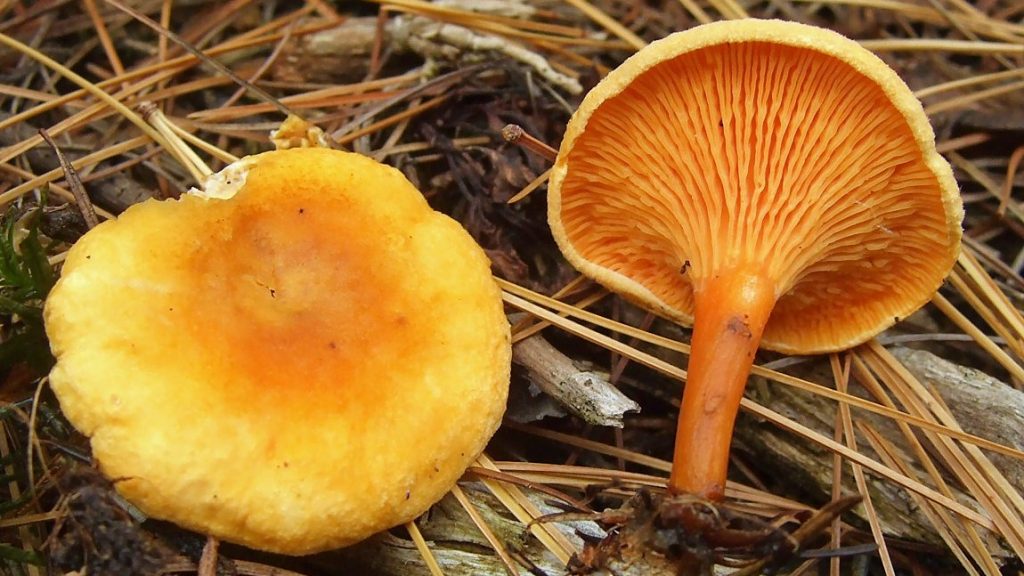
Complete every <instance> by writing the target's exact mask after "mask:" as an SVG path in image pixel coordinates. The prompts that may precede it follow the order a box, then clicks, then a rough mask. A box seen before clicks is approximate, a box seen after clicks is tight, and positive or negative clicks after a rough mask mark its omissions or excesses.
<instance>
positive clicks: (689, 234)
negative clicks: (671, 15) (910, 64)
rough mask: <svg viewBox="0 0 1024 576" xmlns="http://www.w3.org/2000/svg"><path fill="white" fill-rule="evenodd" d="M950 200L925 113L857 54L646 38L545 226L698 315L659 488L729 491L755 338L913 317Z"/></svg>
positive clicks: (848, 336) (759, 29)
mask: <svg viewBox="0 0 1024 576" xmlns="http://www.w3.org/2000/svg"><path fill="white" fill-rule="evenodd" d="M962 214H963V209H962V205H961V201H960V197H959V193H958V190H957V185H956V181H955V180H954V178H953V174H952V171H951V169H950V167H949V164H948V163H947V162H946V161H945V160H944V159H943V158H942V157H941V156H940V155H939V154H938V153H937V152H936V150H935V138H934V134H933V131H932V129H931V127H930V125H929V123H928V118H927V117H926V115H925V113H924V111H923V109H922V107H921V105H920V103H919V102H918V101H917V99H916V98H915V97H914V96H913V94H912V93H911V91H910V90H909V89H908V88H907V86H906V85H905V84H904V83H903V82H902V81H901V80H900V78H899V77H898V76H897V74H896V73H895V72H894V71H893V70H891V69H890V68H889V67H888V66H886V65H885V64H884V63H883V62H882V61H881V60H880V59H878V58H877V57H876V56H874V55H873V54H871V53H870V52H868V51H867V50H865V49H864V48H862V47H860V46H859V45H858V44H857V43H855V42H853V41H851V40H849V39H847V38H844V37H842V36H840V35H839V34H836V33H834V32H831V31H828V30H823V29H819V28H815V27H811V26H807V25H802V24H797V23H790V22H781V21H765V20H740V21H729V22H718V23H714V24H708V25H705V26H700V27H697V28H694V29H692V30H689V31H685V32H680V33H676V34H673V35H671V36H669V37H667V38H664V39H662V40H659V41H657V42H654V43H653V44H651V45H649V46H648V47H646V48H644V49H643V50H641V51H639V52H638V53H636V54H635V55H633V56H632V57H631V58H629V59H628V60H627V61H626V62H625V63H624V64H622V65H621V66H620V67H619V68H617V69H616V70H614V71H612V72H611V73H610V74H608V76H607V77H606V78H604V79H603V80H602V81H601V82H600V83H599V84H598V85H597V86H596V87H595V88H594V89H593V90H591V91H590V93H589V94H587V96H586V98H585V99H584V100H583V103H582V104H581V106H580V107H579V109H578V110H577V111H576V113H575V114H574V115H573V117H572V120H571V121H570V122H569V125H568V127H567V129H566V133H565V137H564V139H563V141H562V144H561V148H560V150H559V154H558V158H557V161H556V164H555V167H554V169H553V172H552V176H551V182H550V187H549V220H550V224H551V229H552V231H553V234H554V237H555V239H556V240H557V242H558V245H559V246H560V248H561V250H562V251H563V253H564V254H565V256H566V258H567V259H568V260H569V262H571V263H572V264H573V265H574V266H576V267H577V268H578V269H579V270H580V271H582V272H583V273H584V274H586V275H588V276H590V277H592V278H594V279H595V280H597V281H598V282H600V283H602V284H604V285H605V286H607V287H608V288H610V289H611V290H613V291H616V292H619V293H621V294H623V295H625V296H626V297H627V298H629V299H631V300H633V301H635V302H637V303H639V304H640V305H642V306H644V307H646V308H648V309H651V310H653V311H655V312H658V313H660V314H662V315H664V316H667V317H668V318H671V319H673V320H675V321H678V322H680V323H683V324H690V323H692V324H693V327H694V328H693V337H692V351H691V354H690V359H689V366H688V375H687V383H686V387H685V391H684V394H683V400H682V408H681V412H680V416H679V421H678V430H677V435H676V446H675V455H674V461H673V467H672V473H671V476H670V478H669V482H668V487H669V490H670V492H672V493H689V494H696V495H700V496H703V497H706V498H708V499H720V498H722V496H723V493H724V488H725V481H726V472H727V467H728V458H729V445H730V441H731V437H732V429H733V424H734V420H735V417H736V413H737V411H738V408H739V403H740V399H741V397H742V395H743V389H744V386H745V383H746V380H747V376H748V374H749V371H750V367H751V365H752V362H753V360H754V355H755V352H756V350H757V349H758V346H759V345H763V346H764V347H765V348H769V349H772V350H777V351H780V352H786V353H792V354H811V353H823V352H830V351H836V350H842V349H845V348H849V347H852V346H854V345H856V344H859V343H862V342H864V341H866V340H868V339H870V338H871V337H873V336H874V335H875V334H877V333H878V332H880V331H882V330H884V329H885V328H887V327H889V326H891V325H892V324H893V323H895V322H897V321H898V320H899V319H901V318H903V317H905V316H907V315H908V314H910V313H911V312H913V311H914V310H916V309H917V308H919V307H920V306H922V305H923V304H924V303H926V302H927V301H928V300H929V298H930V297H931V295H932V294H933V293H934V292H935V291H936V290H937V289H938V287H939V286H940V285H941V283H942V281H943V279H944V277H945V276H946V275H947V274H948V273H949V271H950V269H951V268H952V266H953V263H954V262H955V260H956V257H957V254H958V251H959V242H960V237H961V219H962Z"/></svg>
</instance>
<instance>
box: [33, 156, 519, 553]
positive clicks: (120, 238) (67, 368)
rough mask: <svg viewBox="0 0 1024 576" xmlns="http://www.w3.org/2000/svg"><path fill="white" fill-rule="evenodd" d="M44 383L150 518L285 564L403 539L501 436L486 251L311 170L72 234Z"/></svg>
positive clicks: (376, 192) (215, 190)
mask: <svg viewBox="0 0 1024 576" xmlns="http://www.w3.org/2000/svg"><path fill="white" fill-rule="evenodd" d="M45 315H46V327H47V332H48V334H49V336H50V342H51V346H52V348H53V352H54V355H55V356H56V358H57V364H56V366H55V367H54V369H53V371H52V373H51V378H50V382H51V385H52V386H53V389H54V391H55V392H56V394H57V396H58V398H59V400H60V403H61V407H62V409H63V410H64V412H65V413H66V415H67V417H68V418H69V420H70V421H71V422H72V423H73V424H74V425H75V426H76V427H77V428H78V429H80V430H81V431H82V432H83V433H85V434H86V435H88V436H89V437H90V439H91V444H92V449H93V454H94V456H95V458H96V459H97V461H98V462H99V464H100V466H101V468H102V470H103V471H104V472H105V473H106V474H107V475H108V476H110V477H112V478H116V479H118V481H117V482H116V486H117V489H118V490H119V491H120V492H121V493H122V494H123V495H124V496H125V497H127V498H128V500H130V501H131V502H133V503H135V504H136V505H137V506H139V508H141V509H142V510H143V511H144V512H146V513H147V514H149V515H151V516H154V517H157V518H161V519H165V520H170V521H173V522H175V523H177V524H179V525H181V526H184V527H187V528H191V529H194V530H197V531H200V532H203V533H207V534H211V535H214V536H217V537H219V538H222V539H224V540H228V541H231V542H236V543H240V544H244V545H247V546H250V547H253V548H259V549H264V550H269V551H273V552H281V553H287V554H306V553H311V552H316V551H320V550H325V549H330V548H336V547H340V546H344V545H347V544H350V543H353V542H355V541H358V540H361V539H363V538H365V537H367V536H369V535H370V534H373V533H374V532H377V531H380V530H383V529H386V528H389V527H391V526H394V525H397V524H400V523H402V522H405V521H408V520H411V519H413V518H414V517H416V516H417V515H419V514H420V513H422V512H423V511H425V510H426V509H427V508H428V507H429V506H430V505H431V504H432V503H434V502H435V501H437V500H438V499H439V498H440V497H441V496H443V495H444V493H445V492H446V491H447V490H448V489H449V488H450V487H451V486H452V484H454V482H455V481H456V480H457V479H458V477H459V476H460V475H461V474H462V473H463V471H464V470H465V468H466V467H467V466H468V465H469V464H470V463H471V462H472V461H473V459H474V458H475V457H476V456H477V455H478V454H479V453H480V452H481V451H482V450H483V448H484V445H485V444H486V442H487V441H488V439H489V438H490V437H491V435H492V434H493V432H494V431H495V430H496V428H497V427H498V425H499V423H500V420H501V416H502V414H503V412H504V407H505V400H506V395H507V388H508V381H509V367H510V348H509V328H508V323H507V321H506V318H505V316H504V313H503V309H502V304H501V297H500V293H499V290H498V288H497V287H496V285H495V283H494V281H493V279H492V278H491V275H490V267H489V262H488V260H487V258H486V256H485V255H484V253H483V251H482V250H481V249H480V248H479V247H478V246H477V245H476V244H475V243H474V241H473V240H472V238H471V237H470V236H469V234H468V233H466V231H465V230H463V229H462V228H461V227H460V226H459V224H458V223H456V222H455V221H453V220H451V219H450V218H448V217H447V216H444V215H442V214H440V213H437V212H434V211H433V210H431V209H430V207H429V206H428V205H427V203H426V202H425V200H424V199H423V197H422V195H421V194H420V193H419V192H418V191H417V190H416V189H415V187H413V186H412V184H410V183H409V182H408V181H407V180H406V179H405V178H404V177H403V176H402V175H401V174H400V173H399V172H398V171H396V170H394V169H393V168H390V167H387V166H384V165H382V164H379V163H377V162H374V161H373V160H370V159H368V158H365V157H363V156H360V155H357V154H351V153H345V152H340V151H334V150H327V149H317V148H307V149H296V150H285V151H277V152H268V153H265V154H260V155H257V156H253V157H248V158H245V159H243V160H241V161H239V162H237V163H235V164H233V165H231V166H229V167H228V168H226V169H225V170H224V171H222V172H221V173H219V174H218V175H215V177H214V178H212V179H211V182H210V183H209V184H208V186H207V190H206V192H205V193H203V194H187V195H185V196H183V197H182V198H181V199H180V200H176V201H163V202H158V201H147V202H144V203H142V204H139V205H136V206H133V207H132V208H129V209H128V210H127V211H126V212H125V213H124V214H123V215H121V216H120V217H119V218H118V219H117V220H116V221H112V222H108V223H104V224H102V225H100V226H99V227H97V228H95V229H94V230H92V231H91V232H89V233H88V234H86V235H85V236H84V237H83V238H82V239H81V240H80V241H79V242H78V243H77V244H76V245H75V246H74V247H73V248H72V250H71V252H70V253H69V255H68V258H67V261H66V263H65V265H64V271H63V275H62V278H61V280H60V281H59V283H58V284H57V286H56V287H55V289H54V290H53V292H52V294H51V296H50V297H49V299H48V300H47V303H46V311H45Z"/></svg>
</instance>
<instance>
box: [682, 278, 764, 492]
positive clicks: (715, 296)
mask: <svg viewBox="0 0 1024 576" xmlns="http://www.w3.org/2000/svg"><path fill="white" fill-rule="evenodd" d="M694 298H695V301H696V307H695V318H696V320H695V322H694V331H693V340H692V343H691V352H690V364H689V368H688V373H687V384H686V390H685V392H684V393H683V405H682V408H681V411H680V416H679V422H678V425H677V428H676V448H675V457H674V458H673V459H672V474H671V476H670V478H669V483H668V486H669V490H671V491H672V492H673V493H676V494H696V495H699V496H703V497H705V498H708V499H712V500H718V499H721V498H722V496H723V495H724V493H725V476H726V472H727V470H728V465H729V444H730V442H731V440H732V428H733V424H734V422H735V421H736V413H737V411H739V407H740V399H741V398H742V397H743V389H744V387H745V386H746V383H747V375H748V374H749V373H750V367H751V365H752V364H753V362H754V354H755V353H756V352H757V347H758V345H760V343H761V334H762V333H763V332H764V327H765V324H767V323H768V317H769V316H770V315H771V312H772V308H773V307H774V306H775V282H773V281H772V280H771V279H770V278H769V277H768V276H767V275H766V274H764V273H762V272H759V271H755V272H753V273H752V272H751V271H749V270H746V269H742V268H740V269H733V270H730V271H728V272H725V273H722V274H718V275H715V276H714V277H712V278H710V279H709V280H707V281H706V282H704V283H703V285H702V286H700V288H699V289H696V290H695V291H694Z"/></svg>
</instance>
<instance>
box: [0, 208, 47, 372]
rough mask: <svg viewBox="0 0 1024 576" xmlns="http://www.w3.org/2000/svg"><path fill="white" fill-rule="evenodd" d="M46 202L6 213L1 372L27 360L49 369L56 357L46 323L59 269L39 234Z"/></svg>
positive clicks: (0, 280)
mask: <svg viewBox="0 0 1024 576" xmlns="http://www.w3.org/2000/svg"><path fill="white" fill-rule="evenodd" d="M41 215H42V207H41V206H40V207H36V208H33V209H32V210H30V211H29V212H28V213H25V214H22V215H19V214H18V211H17V210H16V209H14V208H11V209H9V210H8V211H7V213H6V214H4V216H3V217H2V219H0V375H2V374H3V373H4V372H7V371H9V370H11V369H12V368H14V367H16V366H19V365H23V366H24V367H26V368H28V369H29V370H31V371H32V372H33V373H34V374H38V375H42V374H45V373H46V371H47V370H49V369H50V366H52V365H53V357H52V356H51V355H50V348H49V345H48V343H47V340H46V332H45V331H44V329H43V301H44V300H46V295H47V294H49V292H50V288H52V287H53V283H54V281H55V274H54V270H53V266H51V265H50V262H49V260H48V259H47V257H46V248H45V247H44V246H43V242H42V240H41V239H40V236H39V222H40V217H41Z"/></svg>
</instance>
